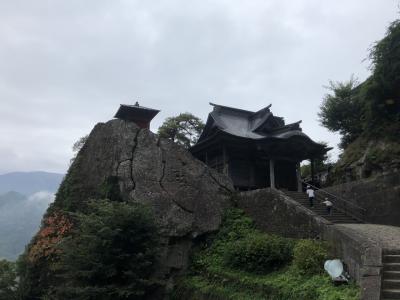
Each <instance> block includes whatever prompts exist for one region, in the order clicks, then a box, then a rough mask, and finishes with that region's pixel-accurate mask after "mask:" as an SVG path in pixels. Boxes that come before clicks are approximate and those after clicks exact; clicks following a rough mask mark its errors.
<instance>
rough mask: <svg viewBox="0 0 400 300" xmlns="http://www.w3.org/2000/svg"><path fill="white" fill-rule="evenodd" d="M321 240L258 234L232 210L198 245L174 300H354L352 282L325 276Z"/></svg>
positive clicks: (325, 256)
mask: <svg viewBox="0 0 400 300" xmlns="http://www.w3.org/2000/svg"><path fill="white" fill-rule="evenodd" d="M329 257H330V254H329V249H328V246H327V245H326V244H325V243H322V242H317V241H312V240H292V239H285V238H282V237H279V236H275V235H268V234H265V233H261V232H259V231H258V230H256V229H254V227H253V223H252V221H251V219H249V218H248V217H246V216H245V215H244V214H243V212H242V211H240V210H237V209H231V210H230V211H228V213H227V214H226V216H225V220H224V223H223V225H222V228H221V230H220V231H219V233H218V234H217V235H216V236H215V237H214V238H213V239H210V240H206V241H204V242H203V243H202V245H201V246H200V247H199V250H198V252H197V253H196V254H195V255H194V257H193V260H192V267H191V271H190V273H189V274H188V275H186V276H184V277H182V278H181V281H180V282H179V284H178V286H177V288H176V289H175V290H174V292H173V297H172V298H173V299H175V300H183V299H194V300H196V299H203V300H206V299H220V300H223V299H240V300H246V299H248V300H258V299H259V300H261V299H262V300H266V299H271V300H272V299H274V300H279V299H282V300H291V299H296V300H297V299H307V300H314V299H315V300H317V299H319V300H356V299H359V289H358V287H357V286H355V285H354V284H350V285H342V286H334V285H333V284H332V282H331V280H330V278H329V276H328V275H326V274H324V271H323V269H322V266H323V263H324V261H325V260H326V259H328V258H329Z"/></svg>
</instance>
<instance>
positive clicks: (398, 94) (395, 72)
mask: <svg viewBox="0 0 400 300" xmlns="http://www.w3.org/2000/svg"><path fill="white" fill-rule="evenodd" d="M369 57H370V59H371V62H372V64H371V70H372V76H371V77H370V78H369V79H368V80H367V81H366V83H367V84H366V86H365V97H366V98H367V99H368V101H367V118H368V124H367V126H368V129H369V130H374V129H375V128H377V127H378V128H381V127H382V125H386V124H388V123H392V124H393V123H396V124H397V125H398V126H397V127H396V129H399V124H400V20H396V21H394V22H392V23H391V24H390V26H389V27H388V29H387V31H386V36H385V37H384V38H383V39H382V40H380V41H378V42H376V43H375V45H374V46H373V47H372V49H371V51H370V55H369ZM394 132H396V131H394Z"/></svg>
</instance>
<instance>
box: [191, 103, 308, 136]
mask: <svg viewBox="0 0 400 300" xmlns="http://www.w3.org/2000/svg"><path fill="white" fill-rule="evenodd" d="M210 104H211V105H212V106H213V107H214V109H213V111H212V112H211V113H210V114H209V116H208V119H207V123H206V127H205V129H204V131H203V133H202V135H201V137H200V139H199V142H201V141H202V140H204V139H207V137H208V136H209V135H210V134H211V133H213V132H214V131H215V130H216V129H218V130H221V131H224V132H226V133H228V134H231V135H234V136H237V137H243V138H248V139H254V140H261V139H266V138H279V139H286V138H290V137H293V136H302V137H306V138H309V137H308V136H307V135H306V134H304V133H303V132H302V130H301V128H300V126H299V124H300V122H301V121H299V122H296V123H293V124H288V125H285V122H284V120H283V118H280V117H276V116H274V115H273V114H272V112H271V111H270V107H271V105H269V106H267V107H265V108H263V109H261V110H259V111H257V112H252V111H247V110H242V109H238V108H233V107H228V106H223V105H217V104H214V103H210Z"/></svg>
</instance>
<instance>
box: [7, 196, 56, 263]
mask: <svg viewBox="0 0 400 300" xmlns="http://www.w3.org/2000/svg"><path fill="white" fill-rule="evenodd" d="M53 200H54V194H53V193H52V192H46V191H42V192H38V193H35V194H32V195H30V196H25V195H22V194H20V193H17V192H8V193H6V194H4V195H0V259H1V258H6V259H9V260H15V259H16V258H17V257H18V255H19V254H21V253H22V252H23V250H24V248H25V245H26V244H27V243H29V241H30V240H31V238H32V237H33V235H34V234H35V233H36V232H37V231H38V229H39V226H40V221H41V219H42V216H43V213H44V212H45V211H46V209H47V207H48V206H49V204H50V203H51V202H53Z"/></svg>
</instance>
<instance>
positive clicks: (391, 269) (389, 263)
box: [381, 250, 400, 300]
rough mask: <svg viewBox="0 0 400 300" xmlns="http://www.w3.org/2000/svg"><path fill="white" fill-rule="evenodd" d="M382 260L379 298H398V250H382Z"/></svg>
mask: <svg viewBox="0 0 400 300" xmlns="http://www.w3.org/2000/svg"><path fill="white" fill-rule="evenodd" d="M382 260H383V272H382V297H381V299H382V300H395V299H400V250H384V251H383V257H382Z"/></svg>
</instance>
